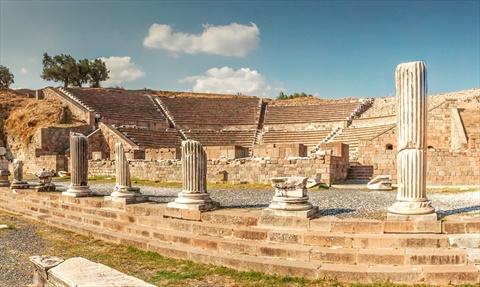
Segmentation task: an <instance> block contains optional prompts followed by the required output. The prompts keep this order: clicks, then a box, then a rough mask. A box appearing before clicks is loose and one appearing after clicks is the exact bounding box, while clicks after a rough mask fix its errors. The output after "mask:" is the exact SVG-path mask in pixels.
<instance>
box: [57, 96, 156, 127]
mask: <svg viewBox="0 0 480 287" xmlns="http://www.w3.org/2000/svg"><path fill="white" fill-rule="evenodd" d="M65 90H66V91H67V92H69V93H71V94H73V95H74V96H75V97H76V98H77V99H79V100H80V101H82V102H83V103H84V104H85V105H87V106H89V107H90V108H92V109H93V110H94V111H95V113H98V114H99V115H100V116H101V117H105V118H111V119H121V120H123V121H125V122H128V121H129V120H131V121H143V122H165V116H164V115H163V113H161V112H160V111H158V110H157V107H156V106H155V105H154V104H153V102H152V100H151V99H150V98H149V97H148V95H147V93H146V92H144V91H127V90H120V89H81V88H66V89H65Z"/></svg>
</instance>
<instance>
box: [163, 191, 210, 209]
mask: <svg viewBox="0 0 480 287" xmlns="http://www.w3.org/2000/svg"><path fill="white" fill-rule="evenodd" d="M217 205H218V203H216V202H214V201H212V199H211V198H210V193H207V192H202V193H187V192H183V191H182V192H180V193H179V194H178V197H177V198H176V199H175V201H174V202H169V203H168V204H167V207H170V208H176V209H188V210H201V211H206V210H210V209H212V208H213V207H215V206H217Z"/></svg>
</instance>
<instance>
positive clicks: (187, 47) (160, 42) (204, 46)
mask: <svg viewBox="0 0 480 287" xmlns="http://www.w3.org/2000/svg"><path fill="white" fill-rule="evenodd" d="M203 28H204V30H203V32H202V34H186V33H182V32H174V31H173V29H172V27H171V26H169V25H164V24H156V23H155V24H153V25H152V26H151V27H150V29H149V31H148V36H147V37H145V39H144V40H143V45H144V46H145V47H147V48H151V49H164V50H167V51H170V52H172V53H173V56H178V54H177V53H187V54H198V53H207V54H214V55H222V56H229V57H244V56H245V55H246V54H247V53H248V52H250V50H252V49H254V48H256V47H257V44H258V41H259V35H260V30H259V29H258V27H257V25H255V24H254V23H250V25H249V26H248V25H241V24H237V23H232V24H230V25H227V26H212V25H203Z"/></svg>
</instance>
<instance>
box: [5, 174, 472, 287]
mask: <svg viewBox="0 0 480 287" xmlns="http://www.w3.org/2000/svg"><path fill="white" fill-rule="evenodd" d="M56 184H57V188H58V189H59V190H62V189H66V187H67V186H68V183H65V182H58V183H56ZM90 186H91V189H92V191H93V192H94V194H98V195H106V194H109V193H110V192H111V191H112V189H113V187H114V184H112V183H90ZM180 191H181V189H180V188H166V187H153V186H141V192H142V193H143V194H144V195H148V196H149V198H150V199H151V200H153V201H157V202H170V201H173V200H175V198H176V196H177V193H178V192H180ZM209 192H210V195H211V198H212V199H213V200H214V201H217V202H220V204H221V206H223V207H227V208H248V209H256V208H258V209H263V208H265V207H267V206H268V204H270V202H271V200H272V196H273V189H272V190H271V191H268V190H266V191H265V190H261V191H258V190H246V189H236V190H233V189H225V190H210V191H209ZM308 196H309V197H310V200H309V201H310V202H311V203H312V204H313V205H317V206H318V207H319V209H320V213H321V214H322V215H335V216H337V217H342V218H348V217H350V218H352V217H373V218H375V217H378V216H382V215H384V214H385V211H386V208H387V207H389V206H391V205H392V204H393V203H394V202H395V201H396V199H395V197H396V194H395V193H394V192H383V191H369V192H367V191H365V189H352V188H348V187H346V186H338V187H336V188H330V189H327V190H321V189H313V190H312V189H310V190H309V191H308ZM428 198H429V199H430V200H431V201H432V204H433V206H434V207H435V208H436V210H437V213H439V214H441V215H445V216H446V215H453V214H460V213H468V212H471V213H473V214H475V216H479V215H480V213H479V212H480V190H472V191H468V192H464V193H454V194H448V193H447V194H444V193H431V192H430V193H429V194H428ZM2 218H5V219H6V220H8V221H9V223H11V224H12V225H13V226H14V227H15V229H0V287H17V286H18V287H20V286H27V285H28V284H29V283H31V282H32V281H31V280H32V279H31V266H30V263H29V261H28V256H32V255H39V254H40V253H41V251H42V249H43V246H44V245H43V242H42V238H40V237H38V236H37V235H36V234H35V230H36V227H34V226H30V225H28V224H27V222H26V221H24V220H22V219H21V218H19V217H15V216H9V215H4V214H3V215H2V217H0V225H1V224H4V223H5V222H2Z"/></svg>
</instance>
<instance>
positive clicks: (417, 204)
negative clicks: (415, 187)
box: [388, 200, 435, 215]
mask: <svg viewBox="0 0 480 287" xmlns="http://www.w3.org/2000/svg"><path fill="white" fill-rule="evenodd" d="M388 212H389V213H393V214H399V215H423V214H431V213H434V212H435V208H434V207H433V206H432V202H431V201H429V200H426V201H397V202H395V203H394V204H393V205H392V206H390V207H389V208H388Z"/></svg>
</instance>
